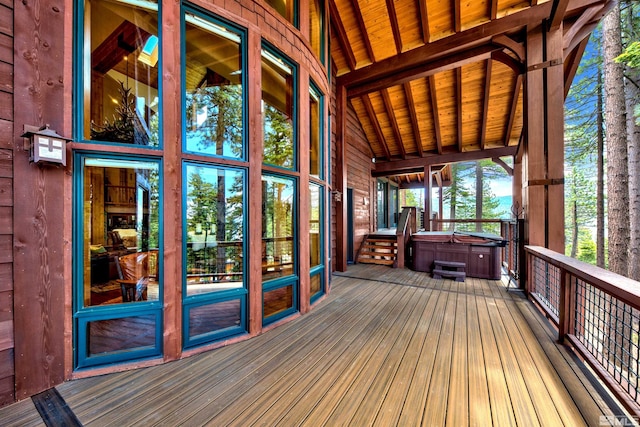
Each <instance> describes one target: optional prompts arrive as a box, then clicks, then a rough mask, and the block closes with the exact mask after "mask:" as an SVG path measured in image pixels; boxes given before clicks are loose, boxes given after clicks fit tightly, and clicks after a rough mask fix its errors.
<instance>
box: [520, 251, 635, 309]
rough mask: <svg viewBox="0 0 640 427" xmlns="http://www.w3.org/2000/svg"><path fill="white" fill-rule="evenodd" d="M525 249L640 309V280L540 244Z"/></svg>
mask: <svg viewBox="0 0 640 427" xmlns="http://www.w3.org/2000/svg"><path fill="white" fill-rule="evenodd" d="M525 251H526V252H527V253H529V254H531V255H534V256H536V257H538V258H541V259H543V260H545V261H547V262H548V263H549V264H553V265H555V266H556V267H559V268H560V269H562V270H564V271H566V272H568V273H571V274H572V275H573V276H575V277H577V278H578V279H580V280H583V281H585V282H587V283H589V284H590V285H593V286H595V287H596V288H598V289H600V290H602V291H604V292H606V293H608V294H610V295H612V296H614V297H616V298H617V299H619V300H621V301H622V302H624V303H625V304H628V305H630V306H632V307H633V308H635V309H638V310H640V282H636V281H635V280H632V279H629V278H628V277H624V276H621V275H620V274H616V273H613V272H611V271H609V270H605V269H604V268H600V267H596V266H595V265H591V264H587V263H586V262H583V261H580V260H577V259H575V258H571V257H568V256H566V255H563V254H560V253H558V252H555V251H552V250H550V249H547V248H543V247H540V246H525Z"/></svg>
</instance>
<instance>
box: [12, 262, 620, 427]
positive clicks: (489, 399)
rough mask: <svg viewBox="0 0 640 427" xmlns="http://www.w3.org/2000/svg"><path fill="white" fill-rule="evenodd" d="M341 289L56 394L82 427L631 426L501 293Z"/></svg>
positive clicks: (404, 283) (529, 314) (22, 412)
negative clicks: (621, 422)
mask: <svg viewBox="0 0 640 427" xmlns="http://www.w3.org/2000/svg"><path fill="white" fill-rule="evenodd" d="M332 287H333V289H332V292H331V294H330V295H329V297H328V298H327V299H326V300H325V301H323V302H322V303H320V305H319V306H317V307H316V308H315V309H314V310H313V311H312V312H311V313H309V314H307V315H305V316H302V317H301V318H299V319H296V320H294V321H292V322H290V323H288V324H286V325H283V326H281V327H279V328H276V329H274V330H272V331H269V332H267V333H265V334H263V335H261V336H258V337H255V338H253V339H250V340H247V341H244V342H241V343H237V344H233V345H229V346H227V347H224V348H221V349H218V350H214V351H210V352H207V353H204V354H200V355H196V356H192V357H190V358H187V359H183V360H180V361H176V362H171V363H167V364H164V365H161V366H155V367H150V368H145V369H139V370H135V371H128V372H121V373H115V374H109V375H104V376H100V377H94V378H87V379H81V380H74V381H70V382H67V383H65V384H62V385H60V386H59V387H57V390H58V391H59V393H60V394H61V395H62V397H63V398H64V399H65V400H66V402H67V404H68V406H69V407H70V409H71V410H72V411H73V412H74V413H75V415H76V416H77V417H78V419H79V420H80V421H81V422H82V423H83V424H84V425H87V426H90V425H119V426H127V425H145V426H148V425H192V426H195V425H205V424H211V425H217V426H222V425H238V426H246V425H253V424H260V425H283V426H291V425H309V426H319V425H329V426H334V425H380V426H391V425H402V426H414V425H420V424H422V425H428V426H440V425H445V424H446V425H450V426H464V425H496V426H502V425H515V424H517V425H525V426H534V425H544V426H551V425H553V426H556V425H568V426H578V425H598V424H600V422H601V421H602V418H601V417H602V416H608V417H611V416H615V415H618V414H622V410H620V409H618V406H617V405H614V403H613V401H612V400H611V399H610V398H609V397H608V396H607V395H606V394H605V393H604V392H603V389H602V388H601V387H600V386H599V384H598V383H597V382H595V380H594V379H593V376H592V375H590V373H589V372H587V371H585V370H584V368H582V365H581V364H580V363H578V362H576V359H575V357H574V356H573V355H572V353H570V352H569V351H568V350H567V348H565V347H564V346H561V345H558V344H557V343H556V342H555V341H554V339H555V338H554V337H555V332H554V331H552V330H551V329H550V327H549V326H548V324H547V322H546V320H545V319H544V318H543V317H541V316H540V314H539V313H538V312H537V311H536V309H535V308H534V307H533V305H532V304H531V303H530V302H528V301H527V300H526V299H524V298H523V296H522V294H521V293H519V292H513V291H511V292H507V290H506V288H505V285H504V283H502V282H501V281H487V280H480V279H473V278H467V280H466V281H465V282H464V283H458V282H454V281H451V280H446V279H445V280H435V279H432V278H431V277H430V276H429V275H427V274H426V273H419V272H414V271H411V270H407V269H391V268H388V267H384V266H371V265H355V266H350V268H349V270H348V271H347V272H346V273H339V274H336V275H335V276H334V279H333V284H332ZM608 419H611V418H608ZM0 425H5V426H6V425H21V426H24V425H43V423H42V420H41V419H40V417H39V415H38V413H37V411H36V410H35V408H34V405H33V403H32V402H31V400H26V401H23V402H20V403H17V404H15V405H11V406H9V407H5V408H2V409H0ZM605 425H607V424H605Z"/></svg>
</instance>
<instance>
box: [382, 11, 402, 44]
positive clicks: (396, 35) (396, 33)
mask: <svg viewBox="0 0 640 427" xmlns="http://www.w3.org/2000/svg"><path fill="white" fill-rule="evenodd" d="M386 1H387V13H388V14H389V20H390V21H391V31H392V32H393V41H394V42H395V43H396V53H400V52H402V38H401V37H400V27H399V26H398V16H397V15H396V8H395V6H394V5H393V3H394V1H393V0H386Z"/></svg>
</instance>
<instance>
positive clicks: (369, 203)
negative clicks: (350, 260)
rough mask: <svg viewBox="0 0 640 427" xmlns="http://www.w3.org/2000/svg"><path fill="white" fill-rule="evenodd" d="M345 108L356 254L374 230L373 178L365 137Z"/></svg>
mask: <svg viewBox="0 0 640 427" xmlns="http://www.w3.org/2000/svg"><path fill="white" fill-rule="evenodd" d="M348 106H349V111H348V113H347V159H348V160H347V186H348V187H349V188H350V189H352V190H353V233H354V236H353V237H354V238H353V250H354V251H357V250H358V248H360V245H361V244H362V241H363V240H364V238H365V236H366V235H367V234H369V233H370V232H371V231H373V230H374V222H373V220H374V218H375V217H374V214H373V206H375V203H373V202H374V201H375V178H372V177H371V165H372V163H371V158H372V157H373V154H372V153H371V149H370V148H369V143H368V142H367V137H366V136H365V134H364V131H363V130H362V126H361V125H360V122H359V121H358V118H357V116H356V113H355V110H354V109H353V108H352V106H351V103H350V102H349V103H348ZM352 255H353V256H354V257H355V254H352Z"/></svg>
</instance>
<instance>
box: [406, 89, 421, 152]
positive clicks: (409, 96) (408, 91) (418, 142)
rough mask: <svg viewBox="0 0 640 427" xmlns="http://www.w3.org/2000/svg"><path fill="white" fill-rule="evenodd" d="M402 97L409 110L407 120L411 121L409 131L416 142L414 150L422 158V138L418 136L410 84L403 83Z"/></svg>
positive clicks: (418, 129) (414, 105)
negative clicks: (411, 131)
mask: <svg viewBox="0 0 640 427" xmlns="http://www.w3.org/2000/svg"><path fill="white" fill-rule="evenodd" d="M403 87H404V96H405V97H406V98H407V107H408V108H409V119H410V120H411V129H412V130H413V135H414V139H415V141H416V149H417V151H418V155H419V156H420V157H422V156H423V155H424V153H423V151H422V136H421V134H420V126H418V114H417V113H416V104H415V101H414V100H413V91H412V90H411V83H409V82H405V83H404V84H403Z"/></svg>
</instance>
